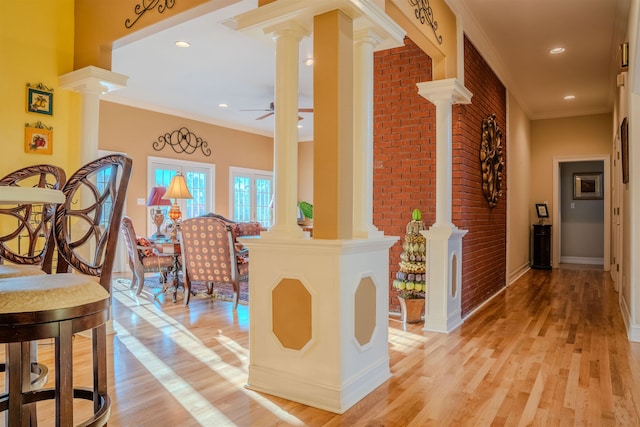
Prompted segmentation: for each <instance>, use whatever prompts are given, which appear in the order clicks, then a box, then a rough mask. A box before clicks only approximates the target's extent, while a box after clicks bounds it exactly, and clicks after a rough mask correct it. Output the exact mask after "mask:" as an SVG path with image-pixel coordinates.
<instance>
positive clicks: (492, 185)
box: [480, 114, 504, 208]
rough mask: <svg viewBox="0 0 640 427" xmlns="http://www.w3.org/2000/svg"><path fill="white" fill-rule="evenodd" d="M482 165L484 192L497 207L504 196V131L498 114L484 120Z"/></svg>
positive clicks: (491, 206) (492, 206) (481, 146)
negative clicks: (498, 119) (499, 125)
mask: <svg viewBox="0 0 640 427" xmlns="http://www.w3.org/2000/svg"><path fill="white" fill-rule="evenodd" d="M480 166H481V168H482V192H483V193H484V196H485V198H486V199H487V201H488V202H489V207H490V208H495V207H496V205H497V204H498V199H499V198H500V196H502V169H503V168H504V159H503V157H502V131H501V130H500V128H499V127H498V124H497V123H496V115H495V114H491V115H489V117H487V118H486V119H484V120H483V121H482V142H481V145H480Z"/></svg>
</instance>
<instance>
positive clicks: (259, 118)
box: [256, 111, 273, 120]
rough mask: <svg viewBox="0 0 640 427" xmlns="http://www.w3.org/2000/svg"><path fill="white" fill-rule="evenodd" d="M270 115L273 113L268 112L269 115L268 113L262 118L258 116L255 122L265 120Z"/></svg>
mask: <svg viewBox="0 0 640 427" xmlns="http://www.w3.org/2000/svg"><path fill="white" fill-rule="evenodd" d="M272 114H273V111H272V112H270V113H268V114H265V115H264V116H260V117H258V118H257V119H256V120H262V119H266V118H267V117H269V116H270V115H272Z"/></svg>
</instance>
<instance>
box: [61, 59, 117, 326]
mask: <svg viewBox="0 0 640 427" xmlns="http://www.w3.org/2000/svg"><path fill="white" fill-rule="evenodd" d="M128 79H129V77H127V76H125V75H123V74H118V73H114V72H112V71H109V70H105V69H102V68H98V67H94V66H88V67H85V68H81V69H79V70H75V71H72V72H70V73H67V74H63V75H62V76H60V77H59V78H58V82H59V84H60V87H62V88H63V89H68V90H72V91H75V92H79V93H80V94H82V122H81V131H80V138H81V140H80V165H81V166H82V165H86V164H87V163H89V162H91V161H93V160H95V159H97V158H98V136H99V125H100V96H101V95H103V94H105V93H108V92H111V91H113V90H117V89H120V88H123V87H125V86H126V85H127V80H128ZM118 252H121V249H118ZM116 262H117V261H116ZM109 317H110V320H109V321H108V322H107V333H115V330H114V329H113V320H112V319H113V316H109ZM81 334H85V335H84V336H86V337H88V335H86V332H83V333H81Z"/></svg>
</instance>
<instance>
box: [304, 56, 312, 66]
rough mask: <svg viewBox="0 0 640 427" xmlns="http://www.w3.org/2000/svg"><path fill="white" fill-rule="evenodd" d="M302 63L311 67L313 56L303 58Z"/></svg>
mask: <svg viewBox="0 0 640 427" xmlns="http://www.w3.org/2000/svg"><path fill="white" fill-rule="evenodd" d="M304 65H306V66H307V67H311V66H312V65H313V58H307V59H305V60H304Z"/></svg>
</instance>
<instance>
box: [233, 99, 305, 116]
mask: <svg viewBox="0 0 640 427" xmlns="http://www.w3.org/2000/svg"><path fill="white" fill-rule="evenodd" d="M240 111H267V114H265V115H263V116H260V117H256V120H262V119H266V118H267V117H269V116H271V115H273V114H275V104H274V103H273V102H271V103H269V108H267V109H263V110H240ZM298 112H299V113H313V108H298ZM303 119H304V117H301V116H298V120H303Z"/></svg>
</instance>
